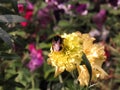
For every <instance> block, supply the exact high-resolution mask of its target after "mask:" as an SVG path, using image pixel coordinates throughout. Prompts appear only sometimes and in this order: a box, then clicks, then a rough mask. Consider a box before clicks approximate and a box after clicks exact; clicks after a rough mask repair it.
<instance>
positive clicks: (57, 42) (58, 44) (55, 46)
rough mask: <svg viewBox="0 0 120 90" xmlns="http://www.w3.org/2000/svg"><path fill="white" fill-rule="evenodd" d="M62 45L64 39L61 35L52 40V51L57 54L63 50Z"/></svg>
mask: <svg viewBox="0 0 120 90" xmlns="http://www.w3.org/2000/svg"><path fill="white" fill-rule="evenodd" d="M62 43H63V38H61V36H59V35H56V36H54V37H53V40H52V50H53V51H55V52H58V51H60V50H62Z"/></svg>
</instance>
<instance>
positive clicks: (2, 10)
mask: <svg viewBox="0 0 120 90" xmlns="http://www.w3.org/2000/svg"><path fill="white" fill-rule="evenodd" d="M6 13H7V14H15V13H14V12H13V11H11V10H10V9H8V8H6V7H3V6H0V14H6Z"/></svg>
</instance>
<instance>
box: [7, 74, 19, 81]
mask: <svg viewBox="0 0 120 90" xmlns="http://www.w3.org/2000/svg"><path fill="white" fill-rule="evenodd" d="M17 76H18V74H15V75H13V76H11V77H10V78H9V79H8V80H7V81H11V80H13V81H14V80H15V78H16V77H17Z"/></svg>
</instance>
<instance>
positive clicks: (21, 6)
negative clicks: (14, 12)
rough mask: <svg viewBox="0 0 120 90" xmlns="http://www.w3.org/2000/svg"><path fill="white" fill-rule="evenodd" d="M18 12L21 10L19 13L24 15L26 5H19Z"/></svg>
mask: <svg viewBox="0 0 120 90" xmlns="http://www.w3.org/2000/svg"><path fill="white" fill-rule="evenodd" d="M18 10H19V13H23V12H24V5H23V4H21V3H20V4H18Z"/></svg>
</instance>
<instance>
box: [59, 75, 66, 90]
mask: <svg viewBox="0 0 120 90" xmlns="http://www.w3.org/2000/svg"><path fill="white" fill-rule="evenodd" d="M59 81H60V83H61V84H63V79H62V76H61V75H59ZM61 90H65V87H64V86H63V87H62V89H61Z"/></svg>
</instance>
